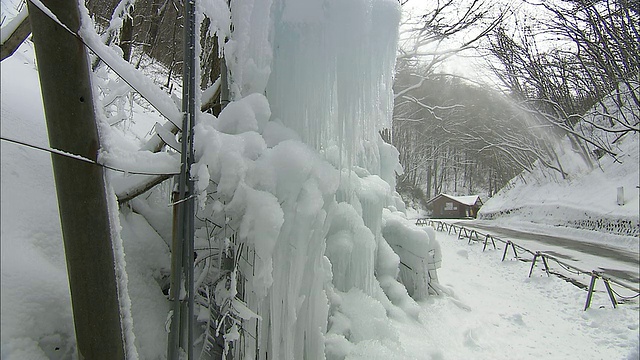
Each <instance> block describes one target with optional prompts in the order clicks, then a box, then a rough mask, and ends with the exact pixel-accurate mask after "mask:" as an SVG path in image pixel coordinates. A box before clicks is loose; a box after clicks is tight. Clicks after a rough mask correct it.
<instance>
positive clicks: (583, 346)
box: [393, 232, 640, 360]
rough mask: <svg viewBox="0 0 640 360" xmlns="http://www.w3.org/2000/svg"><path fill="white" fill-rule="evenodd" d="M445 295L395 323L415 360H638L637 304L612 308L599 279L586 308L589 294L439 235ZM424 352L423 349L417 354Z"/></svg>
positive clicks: (496, 254) (495, 253) (496, 253)
mask: <svg viewBox="0 0 640 360" xmlns="http://www.w3.org/2000/svg"><path fill="white" fill-rule="evenodd" d="M437 236H438V240H439V243H440V247H441V249H442V256H443V265H442V268H441V269H440V270H439V272H438V276H439V279H440V283H441V284H442V286H443V287H444V288H445V289H446V290H447V292H448V293H449V294H447V295H443V296H438V297H433V298H430V299H429V300H428V301H426V302H424V303H422V304H421V305H422V312H421V314H420V321H421V323H420V324H417V323H413V322H411V321H394V322H393V324H394V326H395V327H396V329H397V330H398V331H399V333H400V334H401V335H400V338H401V342H402V344H403V345H404V346H405V347H406V348H407V349H410V351H411V354H413V355H414V356H415V358H418V359H429V358H431V359H629V360H631V359H637V358H638V339H639V333H638V331H639V323H640V320H639V319H638V314H639V312H638V303H637V301H636V302H634V303H627V304H623V305H620V306H619V307H618V308H617V309H613V308H612V306H611V303H610V301H609V299H608V297H607V295H606V293H604V287H603V285H602V282H597V283H596V284H597V287H596V288H597V289H598V290H599V291H598V292H597V293H596V294H595V295H594V298H593V301H592V304H591V308H590V309H588V310H587V311H583V308H584V304H585V301H586V296H587V292H586V291H584V290H582V289H579V288H577V287H575V286H573V285H571V284H569V283H567V282H565V281H563V280H562V279H560V278H558V277H554V276H551V277H547V275H546V274H545V273H544V272H543V271H542V270H540V269H538V270H534V273H533V276H532V277H531V278H528V273H529V268H530V263H525V262H521V261H516V260H511V261H506V260H505V261H504V262H501V261H500V260H501V258H502V251H501V249H498V250H490V251H485V252H482V244H480V243H472V245H467V241H466V240H458V239H457V236H456V235H453V234H452V235H447V234H446V233H443V232H438V233H437ZM421 354H424V355H421Z"/></svg>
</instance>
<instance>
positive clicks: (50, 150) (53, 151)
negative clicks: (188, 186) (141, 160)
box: [0, 136, 179, 176]
mask: <svg viewBox="0 0 640 360" xmlns="http://www.w3.org/2000/svg"><path fill="white" fill-rule="evenodd" d="M0 140H3V141H6V142H10V143H13V144H16V145H20V146H25V147H28V148H32V149H36V150H41V151H44V152H48V153H50V154H55V155H60V156H64V157H66V158H69V159H74V160H78V161H82V162H85V163H88V164H92V165H96V166H100V167H103V168H105V169H109V170H113V171H117V172H121V173H124V174H132V175H149V176H171V175H178V174H179V173H178V172H172V173H154V172H148V171H137V170H124V169H119V168H116V167H113V166H110V165H106V164H101V163H99V162H97V161H94V160H91V159H88V158H86V157H84V156H80V155H77V154H72V153H68V152H66V151H62V150H58V149H53V148H47V147H43V146H38V145H34V144H30V143H27V142H24V141H20V140H15V139H11V138H7V137H4V136H0Z"/></svg>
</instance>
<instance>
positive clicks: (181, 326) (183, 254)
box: [167, 0, 196, 360]
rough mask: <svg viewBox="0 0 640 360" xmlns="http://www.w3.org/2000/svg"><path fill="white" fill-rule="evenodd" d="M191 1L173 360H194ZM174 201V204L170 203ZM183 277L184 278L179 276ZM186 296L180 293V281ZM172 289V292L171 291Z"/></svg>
mask: <svg viewBox="0 0 640 360" xmlns="http://www.w3.org/2000/svg"><path fill="white" fill-rule="evenodd" d="M195 56H196V54H195V0H189V1H185V3H184V61H183V69H182V70H183V71H182V111H183V112H184V117H183V122H182V144H181V163H182V165H181V169H180V175H179V176H178V178H177V180H178V189H177V190H178V191H177V197H178V199H177V202H178V203H177V205H176V206H175V211H176V229H175V232H174V242H173V249H172V264H175V266H174V267H173V268H172V274H171V278H172V284H171V285H172V294H173V317H172V321H171V330H170V333H169V342H168V350H167V358H168V359H169V360H177V359H179V357H180V353H181V351H180V349H182V353H186V354H187V357H188V359H190V360H191V359H193V358H194V350H193V342H194V292H195V289H194V272H193V266H194V245H193V241H194V215H195V209H194V201H193V197H192V195H193V188H194V180H193V178H192V177H191V174H190V169H191V165H193V163H194V152H193V127H194V125H195V116H196V109H195V94H196V93H195V84H196V81H195V70H196V69H195ZM174 201H175V200H174ZM183 273H184V274H183ZM183 276H184V282H185V284H184V288H185V290H186V292H187V293H186V294H182V293H181V290H180V289H181V288H182V277H183ZM174 287H175V288H174Z"/></svg>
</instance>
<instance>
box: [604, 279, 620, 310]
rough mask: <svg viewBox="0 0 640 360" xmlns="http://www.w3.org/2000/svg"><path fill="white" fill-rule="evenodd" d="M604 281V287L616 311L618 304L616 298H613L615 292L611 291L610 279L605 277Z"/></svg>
mask: <svg viewBox="0 0 640 360" xmlns="http://www.w3.org/2000/svg"><path fill="white" fill-rule="evenodd" d="M602 280H603V281H604V286H605V287H606V288H607V293H609V299H610V300H611V304H612V305H613V308H614V309H616V308H617V307H618V302H617V301H616V297H615V296H613V290H612V289H611V284H609V279H607V278H606V277H603V278H602Z"/></svg>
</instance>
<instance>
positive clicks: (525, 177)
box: [479, 125, 640, 237]
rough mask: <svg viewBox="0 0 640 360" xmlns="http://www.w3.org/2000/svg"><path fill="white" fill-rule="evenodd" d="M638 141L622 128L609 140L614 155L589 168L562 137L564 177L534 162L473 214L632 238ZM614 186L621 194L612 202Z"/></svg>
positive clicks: (635, 223) (634, 232) (636, 204)
mask: <svg viewBox="0 0 640 360" xmlns="http://www.w3.org/2000/svg"><path fill="white" fill-rule="evenodd" d="M585 126H586V125H585ZM639 144H640V142H639V140H638V133H637V132H636V133H633V132H631V133H628V134H626V135H624V136H623V137H622V138H620V139H619V140H617V141H616V142H615V143H611V145H610V146H611V147H612V148H611V150H612V151H613V152H614V153H616V154H618V155H617V158H616V159H614V158H613V157H611V156H609V155H604V156H603V157H601V158H600V159H599V160H597V163H596V164H595V166H593V167H591V166H588V164H586V163H585V161H584V160H583V158H582V157H581V156H580V155H578V154H577V153H576V152H574V151H573V150H572V146H571V143H570V141H569V139H567V138H566V137H565V138H564V139H562V141H561V142H560V143H559V145H558V147H557V151H558V154H559V161H560V163H561V164H562V166H563V169H564V170H565V172H566V173H567V176H566V179H562V177H561V176H560V174H559V173H558V172H557V171H554V170H550V169H548V168H544V167H543V166H540V165H539V164H538V166H536V167H535V168H534V169H533V171H532V172H523V173H522V174H521V175H519V176H518V177H516V178H514V179H513V180H511V181H510V182H509V184H507V186H505V187H504V188H503V189H502V190H501V191H499V192H498V193H497V194H496V195H495V196H493V197H492V198H491V199H489V200H488V201H487V202H486V203H485V204H484V206H483V207H482V208H481V209H480V213H479V217H480V218H481V219H495V220H499V221H500V222H514V221H527V222H533V223H538V224H543V225H550V226H565V227H573V228H580V229H588V230H596V231H602V232H606V233H611V234H617V235H622V236H636V237H637V236H638V234H639V232H638V230H639V228H638V214H639V198H638V191H639V190H640V189H639V188H638V185H640V179H639V172H638V161H639V159H638V151H639V150H638V149H639ZM618 188H622V191H623V194H624V199H623V200H624V202H623V204H618Z"/></svg>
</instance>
